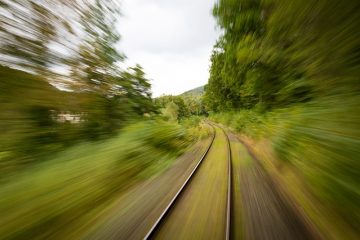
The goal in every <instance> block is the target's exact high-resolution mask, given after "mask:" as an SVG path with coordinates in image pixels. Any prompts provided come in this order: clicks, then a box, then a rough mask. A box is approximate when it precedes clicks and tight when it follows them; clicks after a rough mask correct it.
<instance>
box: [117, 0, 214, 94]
mask: <svg viewBox="0 0 360 240" xmlns="http://www.w3.org/2000/svg"><path fill="white" fill-rule="evenodd" d="M212 6H213V2H212V1H207V0H171V1H169V0H123V3H122V12H123V15H124V16H123V17H122V18H121V19H120V21H119V24H118V30H119V32H120V33H121V34H122V40H121V42H120V48H121V49H122V50H123V51H124V52H125V54H126V55H127V56H128V58H129V60H130V62H131V63H135V62H136V63H139V64H140V65H142V66H143V67H144V69H145V72H146V73H147V74H148V77H149V78H150V79H153V81H152V84H153V92H154V96H159V95H161V94H179V93H181V92H183V91H186V90H189V89H191V88H194V87H198V86H200V85H203V84H205V83H206V82H207V79H208V66H209V58H210V54H211V49H212V46H213V44H214V43H215V40H216V38H217V36H218V33H217V32H216V31H215V23H214V20H213V17H212V16H211V8H212Z"/></svg>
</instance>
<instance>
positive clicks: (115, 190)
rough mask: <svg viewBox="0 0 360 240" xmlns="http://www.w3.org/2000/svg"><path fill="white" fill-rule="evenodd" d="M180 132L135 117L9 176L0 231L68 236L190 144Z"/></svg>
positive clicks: (2, 190)
mask: <svg viewBox="0 0 360 240" xmlns="http://www.w3.org/2000/svg"><path fill="white" fill-rule="evenodd" d="M185 133H186V132H185V131H184V129H183V128H181V127H180V126H178V125H174V124H168V123H164V122H154V121H146V122H140V123H137V124H134V125H130V126H128V127H126V128H125V129H123V130H122V131H121V132H120V134H119V135H118V136H116V137H113V138H111V139H108V140H106V141H104V142H101V143H99V142H94V143H83V144H79V145H76V146H74V147H71V148H69V149H67V150H66V151H63V152H61V153H59V154H57V155H56V156H54V157H49V158H50V159H49V160H48V161H46V162H44V163H42V164H38V165H36V166H34V167H32V168H29V169H28V170H27V171H23V172H22V173H18V174H15V175H12V176H11V179H9V181H8V182H7V183H6V184H2V185H1V186H0V195H1V196H2V197H1V199H0V212H1V220H0V235H1V236H2V238H4V239H10V238H11V239H24V238H27V237H28V236H31V237H32V238H34V239H35V238H36V239H68V238H69V236H71V234H74V233H73V232H76V231H78V229H77V228H78V227H80V226H81V225H82V224H85V223H86V222H87V221H91V220H92V219H93V218H94V216H96V214H97V213H99V211H101V210H103V209H104V208H105V207H106V203H109V201H111V200H114V199H116V198H117V197H118V196H119V194H121V193H122V192H123V191H124V190H125V189H127V188H129V187H130V186H132V185H133V184H134V183H136V182H138V181H139V180H141V179H143V178H144V177H149V176H151V175H153V174H154V173H156V172H158V171H159V170H161V169H164V168H165V167H166V166H167V165H168V164H169V163H171V161H173V160H174V158H175V157H176V156H178V155H179V154H180V153H181V152H182V151H183V149H184V147H186V146H187V145H188V143H189V139H188V138H187V137H186V134H185ZM68 234H70V235H68ZM73 237H74V236H73Z"/></svg>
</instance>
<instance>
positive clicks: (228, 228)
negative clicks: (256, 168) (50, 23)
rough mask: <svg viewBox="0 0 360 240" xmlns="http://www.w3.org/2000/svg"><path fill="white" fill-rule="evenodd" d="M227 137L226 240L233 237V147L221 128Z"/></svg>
mask: <svg viewBox="0 0 360 240" xmlns="http://www.w3.org/2000/svg"><path fill="white" fill-rule="evenodd" d="M220 128H221V129H222V130H223V132H224V134H225V136H226V142H227V145H228V150H229V151H228V192H227V204H226V235H225V236H226V237H225V239H226V240H229V239H230V235H231V232H230V231H231V187H232V185H231V174H232V171H231V170H232V169H231V146H230V140H229V136H228V134H227V133H226V131H225V130H224V129H223V128H222V127H220Z"/></svg>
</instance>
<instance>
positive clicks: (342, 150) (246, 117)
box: [204, 0, 360, 237]
mask: <svg viewBox="0 0 360 240" xmlns="http://www.w3.org/2000/svg"><path fill="white" fill-rule="evenodd" d="M359 11H360V2H359V1H340V0H339V1H338V0H336V1H305V0H302V1H285V0H280V1H273V0H218V1H217V3H216V4H215V6H214V9H213V15H214V16H215V18H216V20H217V24H218V26H219V27H220V28H221V29H222V32H223V34H222V36H221V37H220V38H219V39H218V41H217V43H216V44H215V46H214V49H213V52H212V56H211V68H210V78H209V82H208V84H207V86H206V87H205V91H206V92H205V96H204V102H205V103H206V106H207V108H208V109H209V110H210V111H212V112H213V113H220V114H217V115H214V116H215V117H214V119H217V120H218V121H221V122H223V123H225V124H228V125H230V126H231V127H233V128H235V129H236V130H238V131H241V132H243V133H245V134H247V135H250V136H252V137H255V138H258V139H264V138H265V139H267V140H268V141H269V142H270V144H271V147H272V149H273V150H275V152H276V154H277V156H278V159H279V160H280V161H281V163H278V164H286V165H291V166H292V167H293V169H296V171H297V174H299V173H300V174H301V175H302V176H303V177H304V179H305V183H306V186H307V188H308V189H310V190H311V191H312V193H314V195H316V196H317V197H318V198H319V199H321V202H322V203H323V205H324V206H326V207H327V209H330V210H329V213H330V212H331V213H332V212H337V213H340V214H341V216H342V219H343V220H344V221H345V222H346V224H347V225H348V226H351V228H352V229H353V230H351V231H352V232H354V231H355V232H358V229H359V228H358V226H359V225H358V223H359V222H360V215H359V213H360V206H359V202H360V192H359V189H360V185H359V183H360V181H359V176H358V173H359V172H360V164H359V161H358V159H359V158H360V152H359V146H360V140H359V139H360V132H359V129H360V126H359V122H360V121H359V120H360V108H359V103H360V84H359V83H360V82H359V76H360V55H359V46H360V32H359V31H358V27H359V25H360V14H359ZM224 112H226V114H224ZM314 211H315V213H314V212H313V214H314V215H316V214H319V213H316V210H314ZM324 221H333V222H332V224H333V226H334V229H340V228H342V227H343V226H344V225H341V224H337V223H335V222H337V221H340V220H339V218H336V217H333V218H332V220H327V219H325V218H324V217H323V218H322V219H320V223H319V225H322V224H323V223H324ZM346 224H345V225H346ZM324 225H325V224H324ZM328 226H329V225H328ZM327 230H329V229H327ZM327 230H325V231H327ZM330 230H331V229H330ZM334 231H335V230H334ZM334 231H329V232H328V233H327V234H329V233H330V235H331V232H334ZM336 231H337V230H336ZM340 231H341V230H340ZM342 232H343V233H344V234H345V235H341V234H340V235H337V236H338V237H339V236H342V237H344V236H346V234H350V233H349V232H350V231H347V230H343V231H342ZM350 235H351V234H350ZM353 236H354V235H353Z"/></svg>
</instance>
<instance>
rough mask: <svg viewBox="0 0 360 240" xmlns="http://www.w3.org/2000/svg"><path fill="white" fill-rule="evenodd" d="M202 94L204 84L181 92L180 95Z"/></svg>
mask: <svg viewBox="0 0 360 240" xmlns="http://www.w3.org/2000/svg"><path fill="white" fill-rule="evenodd" d="M203 94H204V86H200V87H197V88H194V89H191V90H189V91H186V92H183V93H182V94H180V96H201V95H203Z"/></svg>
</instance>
